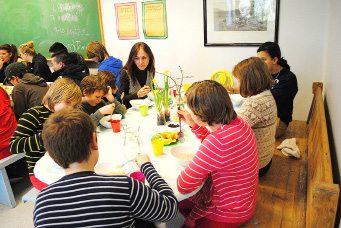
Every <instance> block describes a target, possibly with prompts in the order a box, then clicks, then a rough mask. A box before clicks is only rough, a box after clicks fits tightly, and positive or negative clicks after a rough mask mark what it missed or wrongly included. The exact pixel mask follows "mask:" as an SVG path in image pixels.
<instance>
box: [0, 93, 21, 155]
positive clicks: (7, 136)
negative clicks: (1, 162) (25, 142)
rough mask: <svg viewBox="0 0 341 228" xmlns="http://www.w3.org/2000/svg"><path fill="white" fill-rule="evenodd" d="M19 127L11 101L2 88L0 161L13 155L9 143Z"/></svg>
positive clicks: (0, 104)
mask: <svg viewBox="0 0 341 228" xmlns="http://www.w3.org/2000/svg"><path fill="white" fill-rule="evenodd" d="M16 127H17V120H16V119H15V115H14V112H13V110H12V107H11V100H10V97H9V95H8V94H7V93H6V91H5V90H4V89H3V88H2V87H0V159H3V158H5V157H8V156H9V155H11V152H10V150H9V142H10V140H11V137H12V135H13V133H14V131H15V129H16Z"/></svg>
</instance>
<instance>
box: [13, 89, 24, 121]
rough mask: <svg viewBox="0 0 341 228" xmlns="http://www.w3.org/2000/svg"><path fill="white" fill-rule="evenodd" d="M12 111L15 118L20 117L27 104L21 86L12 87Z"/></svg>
mask: <svg viewBox="0 0 341 228" xmlns="http://www.w3.org/2000/svg"><path fill="white" fill-rule="evenodd" d="M12 98H13V111H14V114H15V117H16V118H17V120H18V119H19V118H20V116H21V115H22V114H23V113H24V112H26V111H27V104H26V102H25V94H24V91H22V90H21V88H18V87H17V88H15V89H13V94H12Z"/></svg>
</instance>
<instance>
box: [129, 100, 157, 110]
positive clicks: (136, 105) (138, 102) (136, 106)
mask: <svg viewBox="0 0 341 228" xmlns="http://www.w3.org/2000/svg"><path fill="white" fill-rule="evenodd" d="M129 102H130V104H131V106H132V107H133V108H134V109H136V110H139V107H140V105H147V106H151V105H152V104H153V103H152V102H151V100H149V99H148V98H146V99H134V100H130V101H129Z"/></svg>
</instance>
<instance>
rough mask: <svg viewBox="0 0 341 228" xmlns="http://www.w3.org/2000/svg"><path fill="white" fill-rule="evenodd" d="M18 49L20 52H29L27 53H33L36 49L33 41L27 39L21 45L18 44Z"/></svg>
mask: <svg viewBox="0 0 341 228" xmlns="http://www.w3.org/2000/svg"><path fill="white" fill-rule="evenodd" d="M19 51H20V53H22V54H25V53H26V54H29V55H35V54H36V50H35V49H34V43H33V41H28V42H26V43H24V44H22V45H20V46H19Z"/></svg>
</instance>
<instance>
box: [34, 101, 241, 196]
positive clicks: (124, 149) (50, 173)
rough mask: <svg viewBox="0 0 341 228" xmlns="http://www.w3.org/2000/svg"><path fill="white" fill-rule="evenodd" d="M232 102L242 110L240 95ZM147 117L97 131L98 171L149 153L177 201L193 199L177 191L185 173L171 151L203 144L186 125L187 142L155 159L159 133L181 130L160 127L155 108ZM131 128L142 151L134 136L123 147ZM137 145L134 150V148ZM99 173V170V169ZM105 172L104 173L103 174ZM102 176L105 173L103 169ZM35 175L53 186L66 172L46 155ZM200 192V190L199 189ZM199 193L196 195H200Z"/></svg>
mask: <svg viewBox="0 0 341 228" xmlns="http://www.w3.org/2000/svg"><path fill="white" fill-rule="evenodd" d="M231 100H232V102H233V104H234V105H235V108H239V107H240V105H241V100H242V99H241V98H240V95H233V96H231ZM148 112H149V113H148V115H147V116H145V117H142V116H141V115H140V113H139V111H138V110H135V109H133V108H131V109H129V110H128V111H127V113H126V116H125V119H124V120H122V122H121V131H120V132H119V133H114V132H113V131H112V129H106V128H104V127H102V126H100V127H98V128H97V141H98V147H99V148H98V149H99V160H98V162H97V165H96V167H95V171H96V168H98V167H101V166H102V167H101V168H103V167H105V166H104V165H105V164H108V163H109V164H110V166H111V167H115V166H119V165H122V164H124V163H126V162H127V160H130V159H133V158H134V156H136V153H138V152H141V153H147V154H148V155H149V157H150V159H151V162H152V164H153V165H154V167H155V169H156V170H157V172H158V173H159V174H160V175H161V176H162V177H163V178H164V180H165V181H166V182H167V183H168V184H169V186H170V187H171V188H172V189H173V191H174V193H175V195H176V197H177V198H178V200H179V201H180V200H183V199H185V198H188V197H189V196H192V195H194V194H195V193H196V192H192V193H190V194H186V195H183V194H180V193H179V191H178V190H177V186H176V180H177V177H178V176H179V174H180V172H181V170H183V169H184V167H182V166H181V165H180V164H179V163H178V162H177V161H176V160H175V159H174V158H173V156H172V155H171V153H170V149H171V148H172V147H175V146H178V145H189V146H190V147H192V148H193V150H194V151H196V149H197V148H198V147H199V146H200V141H199V140H198V139H197V138H196V137H195V136H194V134H192V132H191V131H190V129H189V127H188V126H187V125H185V124H183V125H182V126H183V131H184V135H185V142H177V143H176V144H174V145H169V146H165V147H164V154H163V155H162V156H154V154H153V149H152V146H151V137H152V135H154V134H156V133H157V132H165V131H179V128H169V127H167V126H165V125H164V126H157V125H156V122H157V118H156V115H157V113H156V108H155V106H152V107H150V108H149V110H148ZM171 114H172V115H171V118H172V117H173V116H175V115H176V110H175V109H173V110H172V111H171ZM124 127H125V128H128V129H129V130H127V131H131V130H132V132H135V133H136V132H137V129H139V130H138V135H139V136H140V142H141V144H140V150H139V149H138V144H137V141H136V140H133V138H134V135H136V134H130V133H127V136H126V146H123V144H124V138H125V133H124V129H123V128H124ZM134 145H135V147H134ZM125 168H126V171H127V172H128V173H130V172H133V171H136V170H137V169H138V167H137V165H136V164H134V162H129V163H127V164H126V165H125ZM97 170H99V169H97ZM104 171H105V170H104ZM101 172H103V169H101ZM34 174H35V175H36V177H37V178H38V179H40V180H41V181H43V182H45V183H48V184H50V183H53V182H55V181H57V180H58V179H60V178H61V177H62V176H64V171H63V170H62V169H61V168H60V167H58V166H57V165H56V164H55V163H54V162H53V161H52V159H51V158H50V157H49V156H48V155H45V156H44V157H43V158H42V159H40V160H39V161H38V162H37V164H36V166H35V169H34ZM198 190H199V189H198ZM198 190H197V191H198Z"/></svg>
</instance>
